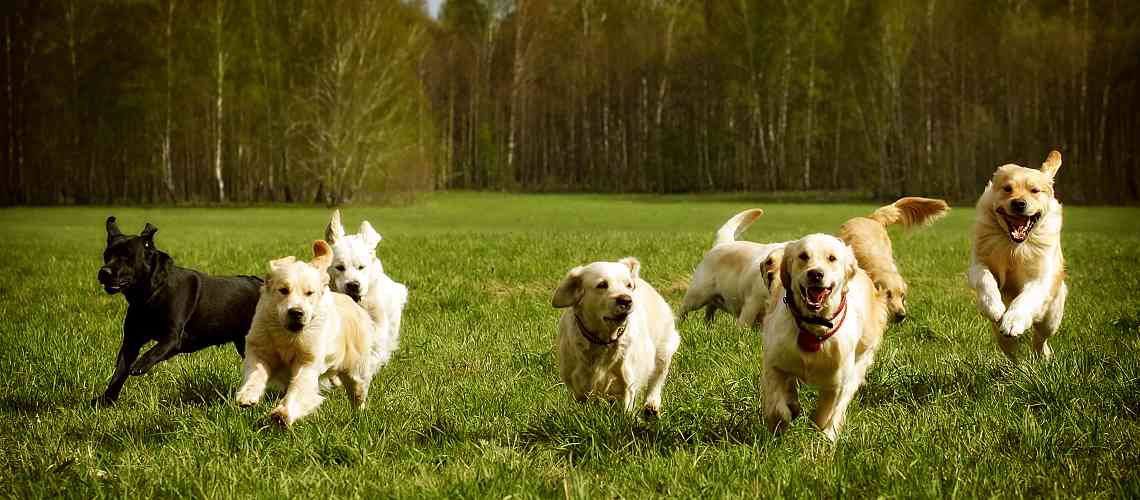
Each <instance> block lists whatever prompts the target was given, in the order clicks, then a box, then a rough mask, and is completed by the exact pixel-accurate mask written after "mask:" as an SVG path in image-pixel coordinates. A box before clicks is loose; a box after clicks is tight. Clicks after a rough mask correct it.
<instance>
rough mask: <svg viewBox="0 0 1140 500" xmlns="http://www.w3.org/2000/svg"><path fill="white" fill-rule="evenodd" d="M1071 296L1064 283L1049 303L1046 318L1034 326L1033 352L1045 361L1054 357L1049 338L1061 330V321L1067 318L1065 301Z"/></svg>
mask: <svg viewBox="0 0 1140 500" xmlns="http://www.w3.org/2000/svg"><path fill="white" fill-rule="evenodd" d="M1068 296H1069V287H1068V285H1066V284H1065V283H1064V282H1062V283H1061V285H1060V286H1059V287H1058V288H1057V295H1056V296H1055V297H1053V301H1052V302H1050V303H1049V309H1048V310H1046V311H1045V317H1043V318H1041V321H1038V322H1037V323H1036V324H1034V325H1033V352H1034V353H1036V354H1037V355H1038V356H1041V357H1042V358H1044V359H1050V358H1052V357H1053V349H1052V348H1050V347H1049V337H1052V336H1053V334H1055V333H1057V329H1059V328H1061V319H1062V318H1063V317H1064V316H1065V299H1066V298H1068Z"/></svg>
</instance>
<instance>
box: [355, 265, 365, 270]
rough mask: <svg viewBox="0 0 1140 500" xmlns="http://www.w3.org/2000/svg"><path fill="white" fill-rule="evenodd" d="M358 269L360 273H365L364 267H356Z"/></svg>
mask: <svg viewBox="0 0 1140 500" xmlns="http://www.w3.org/2000/svg"><path fill="white" fill-rule="evenodd" d="M356 269H357V270H358V271H363V270H364V266H356Z"/></svg>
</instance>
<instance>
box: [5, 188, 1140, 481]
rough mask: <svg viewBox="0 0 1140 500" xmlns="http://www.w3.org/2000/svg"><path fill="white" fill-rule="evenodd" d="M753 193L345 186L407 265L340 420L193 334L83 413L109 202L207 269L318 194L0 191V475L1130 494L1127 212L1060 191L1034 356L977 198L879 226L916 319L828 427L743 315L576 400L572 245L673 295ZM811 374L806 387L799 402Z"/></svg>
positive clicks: (820, 215) (1133, 366) (91, 381)
mask: <svg viewBox="0 0 1140 500" xmlns="http://www.w3.org/2000/svg"><path fill="white" fill-rule="evenodd" d="M759 205H760V206H762V207H763V208H765V209H766V211H767V213H766V214H765V216H764V217H763V218H761V219H760V220H759V221H758V222H757V223H756V224H755V225H754V226H753V228H752V229H751V230H750V231H749V232H748V233H747V236H748V237H749V238H751V239H756V240H758V241H774V240H784V239H789V238H793V237H797V236H799V235H802V234H805V233H808V232H828V231H834V230H835V229H836V228H837V227H838V225H839V224H840V223H841V222H842V221H843V220H845V219H846V218H848V217H850V216H853V215H858V214H864V213H867V212H868V211H869V210H870V209H871V208H872V207H871V206H870V205H782V204H768V203H762V204H759ZM750 206H753V205H752V203H750V202H749V201H748V200H747V199H737V198H732V199H728V200H725V199H705V198H700V197H691V198H669V199H664V200H654V199H652V198H643V197H638V198H632V199H631V198H620V197H602V196H553V195H552V196H504V195H492V194H486V195H484V194H467V193H451V194H439V195H433V196H429V197H427V198H426V199H425V200H422V201H421V202H420V203H418V204H416V205H412V206H408V207H400V208H348V209H346V210H345V211H344V212H345V213H344V215H345V219H346V222H347V223H348V226H349V227H350V229H353V230H355V227H356V225H357V224H359V221H360V220H361V219H362V218H367V219H369V220H370V221H371V222H372V223H373V224H374V225H375V226H376V227H377V228H378V229H379V231H380V232H381V234H383V235H384V241H383V242H382V243H381V247H380V255H381V258H382V259H383V261H384V264H385V268H386V269H387V270H388V271H389V273H390V274H391V275H392V276H393V277H395V278H396V279H397V280H399V281H401V282H403V283H405V284H407V285H408V288H409V289H410V293H411V301H410V304H409V305H408V309H407V311H406V313H405V316H404V317H405V320H404V327H403V334H402V349H401V350H400V351H399V353H398V355H397V356H396V357H395V358H394V360H393V361H392V363H391V364H390V365H389V366H388V367H387V368H385V369H384V370H382V371H381V373H380V375H378V376H377V378H376V379H375V380H374V381H373V385H372V394H371V400H370V407H369V409H368V410H367V411H365V412H364V413H360V414H355V413H354V412H353V411H352V410H351V409H350V408H349V405H348V402H347V399H346V398H345V397H344V395H343V394H340V393H337V394H334V395H332V396H331V397H330V398H329V399H328V400H327V401H326V403H325V404H324V405H323V406H322V407H321V408H320V409H319V410H318V411H317V412H316V414H315V415H313V416H312V417H310V418H308V419H306V420H303V421H301V422H300V423H299V424H298V425H296V426H295V427H294V428H293V429H292V430H283V429H280V428H277V427H274V426H272V425H269V424H268V422H267V421H266V419H265V415H266V413H267V412H268V411H269V410H270V408H271V406H270V403H262V404H261V405H259V406H256V407H254V408H251V409H245V410H241V409H238V408H236V407H235V406H233V405H232V404H231V402H230V395H231V394H232V392H233V390H234V389H235V387H236V386H237V384H238V382H239V377H240V363H239V360H238V357H237V355H236V354H235V353H234V351H233V350H232V349H230V348H228V347H227V348H216V349H208V350H205V351H202V352H199V353H196V354H193V355H188V356H180V357H177V358H175V359H173V360H171V361H168V362H166V363H164V364H161V365H159V366H158V367H157V368H156V369H155V370H153V371H152V372H151V374H150V375H148V376H145V377H140V378H131V379H130V380H129V381H128V382H127V385H126V387H125V389H124V390H123V395H122V398H121V399H120V401H119V404H118V405H117V406H115V407H112V408H102V409H98V410H96V409H93V408H91V407H89V406H88V405H87V402H88V400H90V399H91V398H92V397H94V396H96V395H97V394H100V393H101V391H102V390H103V389H104V387H105V384H106V382H107V380H108V378H109V376H110V374H111V370H112V366H113V357H114V354H115V352H116V349H117V348H118V344H119V339H120V336H121V329H120V328H121V321H122V318H123V315H124V313H125V310H126V303H125V301H124V300H123V299H122V297H118V296H107V295H105V294H104V293H103V292H102V291H101V289H100V287H99V286H98V284H97V283H96V280H95V272H96V270H97V268H98V267H99V266H100V265H101V260H100V259H101V251H102V247H103V241H104V233H103V219H104V218H105V217H106V216H107V215H109V214H112V213H113V214H115V215H117V216H118V217H119V220H120V224H121V225H122V227H123V229H124V230H129V231H131V232H136V231H138V230H139V229H140V228H141V227H142V225H143V223H144V222H145V221H150V222H153V223H155V224H156V225H157V226H158V227H159V228H160V230H159V233H158V236H157V242H158V246H159V248H162V249H164V250H166V251H167V252H168V253H170V254H171V255H173V256H174V258H175V259H176V261H177V262H178V263H180V264H182V265H184V266H188V267H194V268H196V269H200V270H203V271H207V272H210V273H216V274H237V273H256V274H264V270H265V267H266V262H267V261H268V260H269V259H271V258H275V257H280V256H283V255H289V254H296V255H307V254H308V252H309V248H310V244H311V241H312V240H313V239H315V238H318V237H320V236H321V235H322V234H323V228H324V225H325V223H326V221H327V216H328V212H327V211H326V210H323V209H317V208H288V207H286V208H248V209H128V208H114V209H111V208H47V209H36V208H16V209H6V210H2V211H0V230H3V234H4V237H5V241H4V243H3V244H2V245H0V260H2V261H3V262H4V267H3V273H0V373H2V374H3V376H2V377H0V413H2V417H0V495H4V496H11V497H28V496H36V497H39V496H55V495H63V496H69V497H82V498H89V497H121V496H125V495H127V494H132V495H138V496H144V497H145V496H180V497H181V496H195V497H211V498H214V497H230V496H274V497H280V496H282V495H287V496H290V497H319V496H326V495H333V496H339V497H347V496H361V497H375V496H385V497H387V496H404V497H418V496H436V497H438V496H448V497H496V498H499V497H506V496H511V495H518V496H524V497H530V496H538V497H555V496H563V495H567V494H568V495H570V496H581V497H590V498H599V497H613V496H623V497H642V498H645V497H657V496H661V495H669V496H686V497H722V496H737V495H748V496H761V495H762V496H764V497H769V496H786V497H810V498H818V497H820V496H828V497H830V496H840V495H858V496H877V495H885V496H901V497H913V496H929V497H935V496H939V497H944V496H965V497H976V496H994V495H996V496H1012V497H1019V496H1038V495H1061V496H1074V495H1081V496H1091V497H1103V496H1135V495H1137V494H1140V478H1138V473H1137V468H1136V467H1137V464H1140V447H1138V446H1137V441H1138V439H1140V420H1138V417H1140V356H1138V351H1140V295H1138V294H1137V293H1136V291H1137V290H1138V289H1140V273H1137V272H1136V269H1137V262H1140V234H1138V231H1137V227H1138V224H1137V222H1136V220H1137V218H1140V210H1137V209H1116V208H1081V207H1069V208H1066V216H1067V217H1066V227H1065V233H1064V245H1065V255H1066V257H1067V261H1068V263H1069V266H1070V278H1069V280H1070V289H1071V293H1070V295H1069V303H1068V308H1067V311H1066V317H1065V321H1064V324H1063V326H1062V327H1061V332H1060V334H1059V336H1058V337H1056V339H1055V341H1054V342H1053V346H1054V350H1055V352H1056V358H1055V359H1054V360H1053V361H1052V362H1049V363H1042V364H1033V363H1029V364H1025V365H1022V366H1017V367H1013V366H1010V365H1008V364H1006V363H1004V362H1002V358H1001V356H1000V355H999V354H998V352H997V350H996V347H995V345H994V343H993V341H992V339H991V337H990V333H989V327H988V325H986V324H985V323H984V322H983V320H982V319H981V317H980V316H979V315H978V314H977V313H976V312H975V309H974V305H973V300H972V297H971V295H970V294H969V292H968V291H967V289H966V286H965V277H964V273H965V270H966V266H967V265H968V260H969V239H968V238H969V234H970V233H969V227H970V221H971V218H972V209H971V208H957V209H955V210H954V211H953V212H952V213H951V215H950V216H949V217H948V218H947V219H944V220H942V221H940V222H938V223H937V224H936V225H935V226H933V227H931V228H927V229H922V230H918V231H913V232H910V233H905V232H902V231H892V234H893V236H894V243H895V249H896V250H895V251H896V255H897V258H898V260H899V265H900V266H901V268H902V270H903V272H904V275H905V276H906V277H907V278H908V279H909V281H910V283H911V290H912V294H911V297H910V312H911V319H910V320H908V321H907V322H906V323H904V324H901V325H898V326H894V327H892V328H891V329H890V330H889V331H888V332H887V335H886V340H885V342H884V345H883V348H882V350H881V351H880V355H879V358H878V362H877V363H876V364H875V366H874V367H873V368H872V371H871V374H870V379H869V380H868V383H867V385H866V386H864V388H863V389H862V390H861V391H860V393H859V394H858V396H857V397H856V401H855V402H854V404H853V405H852V409H851V411H850V413H849V419H848V423H847V426H846V427H845V429H844V432H843V434H842V435H841V437H840V440H839V442H838V443H837V444H834V445H833V444H831V443H829V442H827V441H826V440H825V439H824V438H823V437H822V436H821V435H820V434H819V433H818V432H816V431H815V430H814V429H812V427H811V425H810V423H809V422H808V421H807V420H806V419H804V418H801V419H799V420H798V421H797V422H796V424H795V425H794V426H793V428H792V429H791V430H790V431H789V432H787V433H785V434H782V435H779V436H773V435H771V434H769V433H768V431H767V430H765V429H764V426H763V424H762V421H761V419H760V417H759V411H760V400H759V394H758V384H757V376H758V375H759V373H760V368H761V367H760V359H761V356H760V342H759V338H758V334H756V333H753V332H747V331H741V330H738V329H737V328H736V327H735V326H734V325H733V323H732V322H731V321H730V320H729V318H727V317H726V316H724V315H720V316H718V320H717V321H716V322H715V323H714V324H713V325H712V326H711V327H708V328H706V327H705V326H704V325H703V324H702V323H701V322H700V321H699V319H698V318H697V317H693V318H690V320H689V322H688V323H686V324H684V325H681V327H680V331H681V336H682V338H683V340H682V343H681V348H680V350H679V351H678V353H677V356H676V358H675V360H674V370H673V372H672V373H671V374H670V378H669V381H668V383H667V384H666V386H665V398H664V405H665V406H664V409H665V413H664V415H663V416H662V418H661V419H660V420H659V421H656V422H643V421H638V420H631V419H628V418H626V417H625V416H623V415H622V414H621V413H620V411H619V410H618V409H617V408H616V407H613V406H610V405H606V404H590V405H579V404H576V403H573V402H571V401H570V398H569V396H568V394H567V391H566V389H565V388H564V387H562V386H561V384H560V383H559V381H558V376H557V371H556V367H555V360H554V356H553V354H552V340H553V337H554V325H555V321H556V318H557V315H558V311H555V310H554V309H551V308H550V305H549V300H550V295H551V293H552V291H553V289H554V287H555V285H556V283H557V282H558V280H559V279H561V278H562V276H563V275H564V273H565V272H566V270H567V269H569V268H570V267H572V266H574V265H577V264H580V263H583V262H588V261H593V260H612V259H616V258H619V257H622V256H626V255H634V256H637V257H639V258H640V259H641V261H642V263H643V266H644V267H643V276H644V277H645V278H647V279H648V280H649V281H650V282H651V283H653V284H654V285H655V286H656V287H657V288H658V289H659V290H661V291H662V292H663V293H664V294H665V295H666V298H667V299H668V300H669V301H670V303H671V304H673V305H674V306H676V305H677V304H678V303H679V302H680V298H681V296H682V294H683V292H684V284H685V282H686V279H687V277H688V276H689V273H690V272H691V271H692V269H693V267H694V266H695V265H696V264H697V262H698V260H699V259H700V257H701V255H702V254H703V252H704V251H705V250H706V249H707V248H708V246H709V244H710V242H711V240H712V234H713V231H714V230H715V229H716V228H717V227H718V226H719V225H720V224H721V223H723V221H724V220H726V219H727V218H728V217H729V216H730V215H732V214H733V213H735V212H736V211H737V210H740V209H743V208H748V207H750ZM816 394H817V393H816V392H815V391H814V390H811V389H809V390H807V391H806V392H805V393H804V394H803V403H804V407H805V410H807V411H810V410H811V409H812V408H814V405H815V398H816Z"/></svg>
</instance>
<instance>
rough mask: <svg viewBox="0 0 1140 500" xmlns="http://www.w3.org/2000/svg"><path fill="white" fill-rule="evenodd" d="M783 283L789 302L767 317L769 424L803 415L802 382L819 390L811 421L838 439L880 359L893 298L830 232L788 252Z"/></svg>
mask: <svg viewBox="0 0 1140 500" xmlns="http://www.w3.org/2000/svg"><path fill="white" fill-rule="evenodd" d="M780 283H781V284H782V287H783V289H784V290H783V292H784V299H783V300H782V301H773V307H772V310H771V311H769V312H768V315H767V316H765V318H764V332H763V339H764V340H763V342H764V383H763V386H764V420H765V422H766V423H767V425H768V428H769V429H770V430H772V431H773V432H775V431H778V430H780V429H782V428H784V427H786V426H787V425H789V424H790V423H791V421H792V420H793V419H795V418H796V417H797V416H798V415H799V413H800V405H799V396H798V392H797V389H796V386H797V384H798V382H800V381H802V382H806V383H809V384H813V385H818V386H819V387H820V395H819V403H818V406H817V407H816V409H815V413H814V414H813V415H812V420H813V421H814V422H815V424H816V425H817V426H819V428H820V429H821V430H822V431H823V433H824V435H826V436H827V437H828V439H831V440H833V441H834V440H835V439H836V437H837V436H838V435H839V430H840V428H841V427H842V426H843V421H844V418H845V417H846V414H847V406H848V405H849V404H851V399H852V398H853V397H854V396H855V392H856V391H857V390H859V387H860V386H861V385H862V384H863V381H864V380H865V378H866V375H867V370H868V369H869V368H870V367H871V363H873V362H874V361H875V351H876V350H878V348H879V342H880V340H881V339H882V337H883V331H884V330H885V329H886V325H887V304H886V301H885V300H883V298H882V297H881V296H880V295H879V292H878V291H877V290H876V288H875V285H874V283H872V282H871V278H870V277H868V276H867V273H866V272H864V271H863V270H862V269H860V268H859V266H858V264H857V262H856V260H855V255H854V253H853V252H852V250H851V247H848V246H847V245H845V244H844V243H843V242H842V241H840V240H839V239H838V238H836V237H834V236H829V235H825V234H812V235H808V236H805V237H804V238H802V239H800V240H797V241H793V242H791V243H788V245H787V246H786V247H784V261H783V263H782V264H781V267H780Z"/></svg>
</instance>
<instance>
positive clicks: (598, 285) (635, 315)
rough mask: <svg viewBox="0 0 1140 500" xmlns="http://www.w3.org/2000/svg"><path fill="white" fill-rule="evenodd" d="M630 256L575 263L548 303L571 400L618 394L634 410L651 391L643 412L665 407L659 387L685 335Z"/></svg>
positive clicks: (663, 382) (659, 409)
mask: <svg viewBox="0 0 1140 500" xmlns="http://www.w3.org/2000/svg"><path fill="white" fill-rule="evenodd" d="M640 271H641V263H640V262H638V260H637V259H635V258H633V257H626V258H624V259H621V260H620V261H618V262H594V263H592V264H589V265H586V266H579V267H575V268H574V269H571V270H570V272H569V273H568V274H567V275H566V278H565V279H564V280H562V283H561V284H559V285H558V289H557V290H555V292H554V298H553V299H552V300H551V305H553V306H554V307H555V308H566V311H565V312H563V313H562V317H561V318H560V319H559V320H558V340H557V342H558V369H559V372H560V373H561V375H562V382H563V383H565V384H566V387H567V388H569V389H570V392H571V394H572V395H573V396H574V399H576V400H578V401H585V400H586V399H588V398H589V397H590V396H592V395H597V396H601V397H604V398H608V399H620V400H621V401H622V404H623V406H624V407H625V410H626V411H627V412H629V413H632V412H634V410H636V407H637V401H636V398H637V397H638V395H639V393H640V392H641V391H642V390H644V389H648V395H647V396H646V398H645V413H646V414H649V415H657V413H658V412H660V411H661V391H662V389H663V388H664V387H665V377H666V376H667V375H668V374H669V364H670V363H671V362H672V360H673V353H675V352H677V347H678V346H679V345H680V344H681V336H680V335H678V334H677V329H676V328H675V326H674V324H673V311H672V310H670V309H669V304H668V303H666V302H665V299H663V298H662V297H661V295H660V294H658V293H657V290H654V289H653V287H652V286H650V285H649V283H646V282H645V280H642V279H641V277H640V276H639V275H640Z"/></svg>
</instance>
